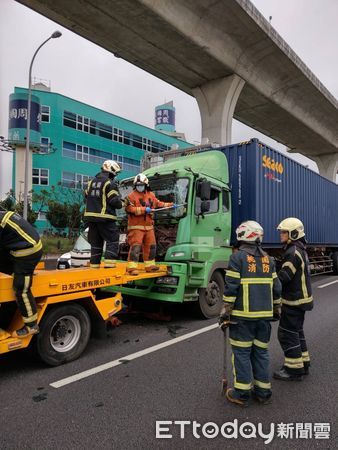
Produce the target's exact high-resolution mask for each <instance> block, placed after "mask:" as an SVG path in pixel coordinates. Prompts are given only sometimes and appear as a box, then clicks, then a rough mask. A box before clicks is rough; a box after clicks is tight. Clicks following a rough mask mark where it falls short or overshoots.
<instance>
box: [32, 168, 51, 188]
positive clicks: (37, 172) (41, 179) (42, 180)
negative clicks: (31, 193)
mask: <svg viewBox="0 0 338 450" xmlns="http://www.w3.org/2000/svg"><path fill="white" fill-rule="evenodd" d="M32 182H33V184H35V185H38V186H48V184H49V169H33V181H32Z"/></svg>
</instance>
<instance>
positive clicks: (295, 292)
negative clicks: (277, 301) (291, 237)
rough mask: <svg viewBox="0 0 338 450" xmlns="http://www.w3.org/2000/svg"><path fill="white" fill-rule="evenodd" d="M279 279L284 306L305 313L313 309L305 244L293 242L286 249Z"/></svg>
mask: <svg viewBox="0 0 338 450" xmlns="http://www.w3.org/2000/svg"><path fill="white" fill-rule="evenodd" d="M278 278H279V279H280V281H281V282H282V304H283V305H287V306H291V307H297V308H300V309H302V310H303V311H309V310H311V309H312V308H313V299H312V288H311V281H310V269H309V258H308V255H307V253H306V249H305V245H304V243H303V242H302V241H301V240H299V241H294V242H291V243H290V244H287V246H286V247H285V253H284V256H283V260H282V263H281V270H280V271H279V272H278Z"/></svg>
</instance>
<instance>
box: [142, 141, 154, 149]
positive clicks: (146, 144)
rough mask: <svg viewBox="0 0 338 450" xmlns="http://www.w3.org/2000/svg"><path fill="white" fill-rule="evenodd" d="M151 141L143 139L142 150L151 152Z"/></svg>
mask: <svg viewBox="0 0 338 450" xmlns="http://www.w3.org/2000/svg"><path fill="white" fill-rule="evenodd" d="M151 144H152V142H151V140H150V139H148V138H142V150H144V151H146V152H150V151H151Z"/></svg>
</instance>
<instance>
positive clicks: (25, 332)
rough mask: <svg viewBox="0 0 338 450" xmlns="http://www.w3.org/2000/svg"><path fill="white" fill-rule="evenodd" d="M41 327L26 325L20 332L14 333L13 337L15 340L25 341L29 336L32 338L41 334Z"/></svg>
mask: <svg viewBox="0 0 338 450" xmlns="http://www.w3.org/2000/svg"><path fill="white" fill-rule="evenodd" d="M39 331H40V330H39V325H38V324H37V323H35V324H32V325H30V326H29V325H25V326H23V327H22V328H20V330H16V331H14V332H13V333H12V337H13V338H19V339H23V338H25V337H27V336H31V335H33V334H38V333H39Z"/></svg>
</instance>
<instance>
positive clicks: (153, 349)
mask: <svg viewBox="0 0 338 450" xmlns="http://www.w3.org/2000/svg"><path fill="white" fill-rule="evenodd" d="M215 328H218V324H217V323H214V324H213V325H209V326H207V327H204V328H200V329H199V330H195V331H192V332H191V333H187V334H184V335H183V336H179V337H177V338H174V339H170V340H169V341H165V342H162V343H161V344H157V345H153V346H152V347H148V348H146V349H144V350H140V351H139V352H135V353H131V354H130V355H127V356H122V357H121V358H119V359H115V360H114V361H110V362H108V363H105V364H101V365H100V366H97V367H93V368H92V369H88V370H85V371H83V372H79V373H77V374H75V375H71V376H70V377H67V378H63V379H62V380H59V381H55V382H53V383H50V386H52V387H53V388H55V389H58V388H61V387H63V386H67V385H68V384H71V383H75V382H76V381H80V380H83V379H84V378H88V377H91V376H92V375H96V374H97V373H100V372H103V371H105V370H108V369H112V368H113V367H116V366H119V365H121V364H126V363H128V362H130V361H133V360H134V359H137V358H141V356H144V355H148V354H149V353H153V352H156V351H157V350H161V349H162V348H166V347H170V346H171V345H174V344H177V343H179V342H182V341H185V340H186V339H190V338H192V337H194V336H198V335H199V334H202V333H206V332H207V331H211V330H214V329H215Z"/></svg>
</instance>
